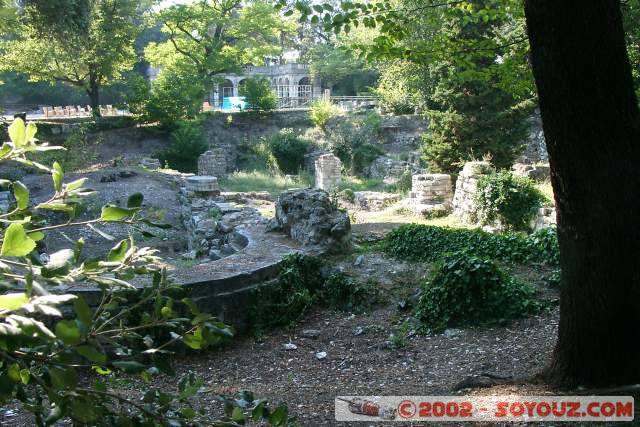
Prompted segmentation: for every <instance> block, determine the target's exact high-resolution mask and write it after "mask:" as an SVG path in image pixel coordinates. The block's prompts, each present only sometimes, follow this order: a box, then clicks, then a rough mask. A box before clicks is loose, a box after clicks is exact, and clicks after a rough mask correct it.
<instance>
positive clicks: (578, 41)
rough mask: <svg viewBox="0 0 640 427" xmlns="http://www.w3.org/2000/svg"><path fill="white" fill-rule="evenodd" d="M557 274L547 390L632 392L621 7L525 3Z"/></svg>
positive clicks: (636, 124) (635, 276)
mask: <svg viewBox="0 0 640 427" xmlns="http://www.w3.org/2000/svg"><path fill="white" fill-rule="evenodd" d="M525 11H526V18H527V26H528V33H529V40H530V44H531V62H532V65H533V73H534V76H535V81H536V86H537V88H538V97H539V102H540V110H541V113H542V120H543V127H544V133H545V139H546V142H547V150H548V152H549V160H550V163H551V182H552V184H553V189H554V193H555V199H556V210H557V215H558V240H559V243H560V262H561V266H562V282H563V286H562V294H561V298H560V326H559V334H558V342H557V344H556V348H555V351H554V354H553V361H552V363H551V367H550V369H549V371H548V378H549V380H551V381H553V382H555V383H559V384H562V385H577V384H585V385H608V384H635V383H638V382H640V363H638V361H639V360H640V345H638V343H639V342H640V327H639V326H640V322H639V316H640V264H639V263H638V260H640V228H638V225H637V222H638V220H639V219H640V205H639V204H638V203H637V202H636V201H635V200H634V198H633V196H632V195H633V194H637V193H638V190H640V174H638V170H637V169H638V164H640V112H639V111H638V103H637V99H636V97H635V94H634V90H633V81H632V76H631V69H630V66H629V60H628V57H627V52H626V50H625V35H624V32H623V26H622V16H621V11H620V1H594V2H583V1H579V0H568V1H563V2H556V1H551V0H526V2H525Z"/></svg>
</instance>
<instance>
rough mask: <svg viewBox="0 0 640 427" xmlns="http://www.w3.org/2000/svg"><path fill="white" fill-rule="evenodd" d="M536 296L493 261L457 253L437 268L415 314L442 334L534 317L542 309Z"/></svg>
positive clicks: (424, 287) (423, 292)
mask: <svg viewBox="0 0 640 427" xmlns="http://www.w3.org/2000/svg"><path fill="white" fill-rule="evenodd" d="M534 295H535V291H534V289H533V288H531V287H530V286H528V285H526V284H524V283H520V282H517V281H516V280H515V279H513V278H512V277H510V276H509V275H508V274H506V273H505V272H503V271H502V270H500V269H499V268H498V267H497V266H496V265H495V264H494V263H493V262H492V261H490V260H487V259H483V258H480V257H477V256H475V255H472V254H470V253H469V252H464V251H463V252H456V253H453V254H449V255H447V256H445V257H444V258H443V259H442V261H441V262H439V263H438V265H437V266H436V268H435V270H434V271H433V274H432V276H431V278H430V279H429V280H428V281H427V282H426V283H425V285H424V286H423V288H422V293H421V295H420V299H419V302H418V305H417V307H416V310H415V311H416V313H415V314H416V317H417V318H418V319H419V320H420V323H421V324H422V326H423V327H424V328H425V329H426V330H428V331H431V332H439V331H442V330H444V329H445V328H447V327H454V326H465V325H478V324H483V323H490V322H495V321H500V320H503V319H513V318H517V317H523V316H526V315H528V314H533V313H535V312H537V311H539V310H540V308H541V304H540V302H538V301H536V300H535V299H534Z"/></svg>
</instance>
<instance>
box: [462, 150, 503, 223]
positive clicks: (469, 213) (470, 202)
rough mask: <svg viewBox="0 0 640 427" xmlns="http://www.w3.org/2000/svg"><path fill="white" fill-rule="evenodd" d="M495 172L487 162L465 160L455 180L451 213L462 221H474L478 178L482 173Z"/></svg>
mask: <svg viewBox="0 0 640 427" xmlns="http://www.w3.org/2000/svg"><path fill="white" fill-rule="evenodd" d="M493 172H495V170H494V168H493V166H491V164H489V162H467V163H466V164H465V165H464V167H463V168H462V171H461V172H460V175H458V181H456V192H455V194H454V195H453V213H454V215H456V216H458V217H459V218H460V220H461V221H462V222H465V223H467V224H473V223H475V220H476V219H475V211H476V204H475V194H476V190H477V188H478V180H479V179H480V178H481V177H482V176H484V175H490V174H492V173H493Z"/></svg>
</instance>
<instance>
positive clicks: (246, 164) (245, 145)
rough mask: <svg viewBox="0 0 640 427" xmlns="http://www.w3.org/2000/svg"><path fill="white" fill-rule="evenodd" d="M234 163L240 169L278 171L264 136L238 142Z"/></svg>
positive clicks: (276, 163) (274, 172)
mask: <svg viewBox="0 0 640 427" xmlns="http://www.w3.org/2000/svg"><path fill="white" fill-rule="evenodd" d="M236 164H237V165H238V169H240V170H248V171H264V172H270V173H272V174H277V173H278V172H279V167H278V162H277V161H276V158H275V157H274V155H273V152H272V151H271V145H270V144H269V141H268V140H267V139H266V138H263V137H261V138H259V139H258V140H257V141H247V140H244V141H242V142H241V143H240V144H238V149H237V151H236Z"/></svg>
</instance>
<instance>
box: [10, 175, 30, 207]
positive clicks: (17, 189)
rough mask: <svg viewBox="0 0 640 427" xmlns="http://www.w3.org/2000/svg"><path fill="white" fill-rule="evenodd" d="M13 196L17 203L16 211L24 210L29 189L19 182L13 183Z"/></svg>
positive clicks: (27, 200)
mask: <svg viewBox="0 0 640 427" xmlns="http://www.w3.org/2000/svg"><path fill="white" fill-rule="evenodd" d="M13 195H14V197H15V198H16V202H18V209H20V210H22V209H26V208H27V207H28V206H29V189H28V188H27V187H26V186H25V185H24V184H23V183H21V182H20V181H15V182H14V183H13Z"/></svg>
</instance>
